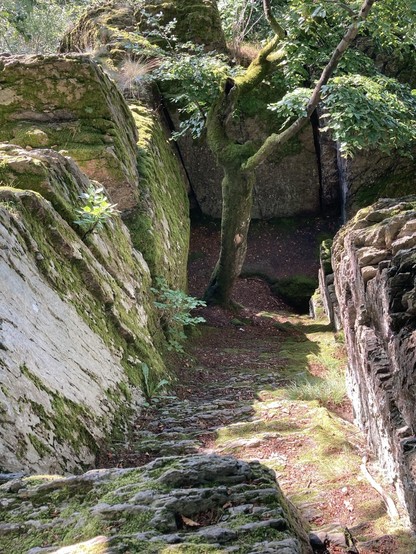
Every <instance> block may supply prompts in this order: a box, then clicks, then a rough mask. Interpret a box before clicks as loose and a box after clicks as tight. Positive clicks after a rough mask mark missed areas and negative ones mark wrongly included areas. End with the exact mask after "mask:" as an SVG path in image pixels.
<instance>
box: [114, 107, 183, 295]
mask: <svg viewBox="0 0 416 554" xmlns="http://www.w3.org/2000/svg"><path fill="white" fill-rule="evenodd" d="M130 108H131V112H132V114H133V118H134V121H135V122H136V125H137V129H138V133H139V140H138V144H137V146H138V149H139V173H140V190H141V198H140V204H139V207H138V209H137V210H136V211H135V212H133V213H132V214H130V215H128V216H126V218H125V222H126V224H127V226H128V227H129V229H130V233H131V236H132V240H133V244H134V246H135V247H136V248H137V249H138V250H139V251H140V252H142V254H143V256H144V258H145V259H146V261H147V263H148V265H149V267H150V271H151V273H152V275H155V276H163V277H164V279H165V280H166V282H167V283H168V284H169V285H170V286H171V287H172V288H181V289H185V288H186V282H187V274H186V271H187V264H186V261H187V258H188V247H189V233H190V221H189V202H188V196H187V191H186V188H185V183H186V176H185V175H184V172H183V168H182V166H181V165H180V162H179V160H178V159H177V156H176V154H175V152H174V149H173V148H172V144H171V143H170V142H169V140H168V135H167V132H166V130H165V128H164V126H163V124H162V121H163V120H162V118H159V117H158V115H157V113H155V112H154V111H152V110H150V109H149V108H146V107H144V106H140V105H137V104H135V105H132V106H130Z"/></svg>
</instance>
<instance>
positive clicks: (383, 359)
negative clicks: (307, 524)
mask: <svg viewBox="0 0 416 554" xmlns="http://www.w3.org/2000/svg"><path fill="white" fill-rule="evenodd" d="M332 267H333V269H334V276H335V290H336V297H337V301H338V303H339V314H340V318H341V323H342V326H343V329H344V331H345V337H346V342H347V347H348V357H349V365H348V386H349V395H350V398H351V400H352V403H353V406H354V410H355V415H356V418H357V421H358V423H359V424H360V426H361V427H362V428H363V430H364V432H365V434H366V437H367V441H368V443H369V445H370V446H371V447H372V449H373V451H375V453H376V454H377V457H378V458H379V460H380V461H381V463H382V465H383V467H384V469H385V471H386V473H387V475H388V477H389V478H390V480H391V481H392V482H393V483H394V484H395V486H396V489H397V491H398V494H399V497H400V499H401V501H402V503H403V504H404V506H405V507H406V509H407V511H408V514H409V518H410V521H411V523H412V524H413V525H416V510H415V507H416V484H415V464H416V458H415V447H414V445H415V438H414V436H415V430H416V419H415V411H414V406H415V403H416V398H415V394H414V391H415V375H414V368H415V363H416V288H415V283H416V197H415V196H408V197H404V198H400V199H381V200H379V201H378V202H376V203H375V204H373V205H372V206H369V207H368V208H364V209H362V210H360V211H359V212H358V213H357V215H356V216H355V217H354V218H353V219H352V220H351V221H350V222H349V223H348V224H347V225H346V226H344V227H343V228H341V230H340V231H339V232H338V234H337V235H336V237H335V239H334V243H333V247H332Z"/></svg>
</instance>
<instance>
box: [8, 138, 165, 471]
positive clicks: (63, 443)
mask: <svg viewBox="0 0 416 554" xmlns="http://www.w3.org/2000/svg"><path fill="white" fill-rule="evenodd" d="M0 152H1V179H2V186H1V187H0V221H1V226H0V229H1V231H0V232H1V238H2V240H1V243H2V244H3V245H4V248H2V249H1V250H0V256H1V264H0V268H1V272H2V288H1V291H0V296H1V297H2V301H1V302H0V306H1V315H0V317H1V322H2V324H1V329H0V342H1V352H2V355H1V365H0V372H1V374H2V378H1V381H2V384H3V388H2V389H1V392H0V398H1V406H2V409H1V410H0V419H1V420H2V425H1V427H0V434H1V437H2V440H1V443H2V449H1V454H0V466H1V467H2V468H3V469H7V470H16V469H24V470H28V469H30V470H34V469H36V470H38V471H51V470H53V471H58V470H60V471H68V470H70V471H75V470H79V469H81V468H85V467H88V466H89V465H91V464H93V463H94V457H95V454H96V453H97V451H98V448H99V447H100V445H101V444H102V443H103V442H104V440H105V439H106V438H107V436H108V435H109V434H110V433H111V431H112V426H113V422H114V420H115V418H116V417H117V418H118V419H119V424H122V422H123V420H124V421H125V420H126V418H127V416H128V413H129V410H130V409H131V408H132V407H133V406H134V404H135V402H139V403H140V394H138V393H137V386H138V385H139V383H140V371H141V363H143V362H145V363H147V364H148V365H149V366H150V367H151V368H152V371H154V372H155V373H156V374H157V373H159V374H162V373H163V372H165V368H164V364H163V361H162V359H161V356H160V354H159V352H158V348H160V345H161V344H162V335H161V332H160V331H159V328H158V325H157V317H156V314H155V308H154V306H153V300H152V294H151V291H150V285H151V276H150V272H149V269H148V267H147V264H146V263H145V261H144V259H143V257H142V256H141V254H140V253H139V252H137V251H136V250H135V249H134V248H133V246H132V243H131V239H130V235H129V232H128V230H127V228H126V227H125V226H124V224H123V223H122V221H121V219H120V217H119V216H114V217H113V218H112V219H111V221H109V222H107V223H106V225H105V226H104V228H103V229H102V230H101V232H100V234H91V235H89V237H88V239H86V243H84V242H83V241H82V240H81V238H80V236H79V234H77V232H76V226H75V225H74V223H73V219H72V216H71V213H72V212H71V205H70V200H71V201H73V202H74V206H73V207H75V206H76V205H77V204H76V203H75V202H77V203H78V206H79V205H80V203H81V200H80V199H79V198H78V196H79V194H80V193H81V192H83V191H85V189H86V187H87V186H88V185H90V182H89V180H88V179H87V177H86V176H85V175H82V174H81V172H80V171H79V169H78V168H77V167H76V165H75V164H74V162H72V161H71V160H69V159H67V158H64V157H63V156H61V155H59V154H57V153H55V152H50V151H45V150H43V151H37V150H33V151H31V152H29V153H28V152H26V151H24V150H22V149H19V148H18V147H13V146H11V145H6V146H3V148H2V149H1V150H0ZM25 175H28V176H29V178H28V179H27V180H25V178H24V176H25ZM30 176H34V182H32V181H31V179H30ZM17 187H20V188H17ZM32 188H33V189H35V190H37V192H35V191H34V190H32ZM22 189H24V190H22ZM26 189H29V190H26ZM43 194H44V195H45V196H47V197H49V199H50V202H49V201H47V200H46V199H45V197H44V196H43ZM75 198H76V199H77V200H75ZM59 211H60V212H61V213H62V214H63V216H64V217H65V218H66V219H64V218H63V217H61V215H60V214H59V213H58V212H59ZM158 337H159V338H158ZM158 340H159V341H160V343H159V344H158ZM119 416H121V417H119Z"/></svg>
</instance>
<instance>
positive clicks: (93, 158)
mask: <svg viewBox="0 0 416 554" xmlns="http://www.w3.org/2000/svg"><path fill="white" fill-rule="evenodd" d="M0 101H2V102H0V103H3V105H2V106H0V140H4V141H10V142H12V143H13V144H18V145H20V146H22V147H23V148H26V149H31V148H53V149H54V150H58V151H60V152H61V153H63V154H65V155H68V156H71V157H72V158H73V159H74V160H75V161H76V162H77V163H78V164H79V166H80V167H81V169H82V170H83V171H84V172H85V173H86V174H87V175H88V177H90V178H91V179H95V180H97V181H99V182H100V183H101V184H103V185H104V186H105V187H106V190H107V192H108V193H109V196H110V198H111V201H112V202H114V203H116V204H117V209H119V210H120V211H121V212H122V214H123V217H124V218H125V220H126V221H127V222H128V224H129V227H130V229H131V230H132V237H133V242H134V245H135V246H136V247H142V246H143V247H144V246H146V245H148V246H149V245H150V244H152V248H149V247H148V248H142V249H141V250H142V252H143V254H144V255H145V258H146V261H147V262H148V263H149V265H150V268H151V271H152V274H153V276H154V275H159V276H160V275H163V276H164V277H165V278H166V280H167V282H168V284H169V286H171V287H172V288H182V289H184V288H185V287H186V261H187V251H188V241H189V217H188V199H187V196H186V184H185V181H184V178H183V175H182V174H181V172H180V168H179V162H178V161H177V159H176V158H175V155H174V153H173V150H172V146H171V145H170V144H169V142H168V140H167V138H166V136H165V135H164V133H163V130H162V129H161V127H160V125H159V123H158V118H157V115H156V114H154V113H152V112H151V111H150V110H147V111H146V117H145V118H143V117H142V118H141V119H140V118H139V117H138V116H137V110H139V111H140V109H141V108H140V106H139V107H136V112H135V114H134V117H133V114H132V111H131V110H130V109H129V107H128V106H127V104H126V102H125V100H124V98H123V96H122V94H121V93H120V91H119V90H118V88H117V86H116V85H115V84H114V82H113V81H111V80H110V79H109V78H108V77H107V75H106V74H105V73H104V72H103V71H102V70H101V68H100V67H99V66H98V65H97V64H96V63H95V62H93V61H92V60H91V59H89V57H88V56H85V55H84V56H81V55H65V56H47V57H44V56H32V57H22V56H17V57H6V56H3V57H1V56H0ZM140 125H143V127H142V128H140ZM32 165H33V164H32ZM149 166H152V168H153V169H152V171H151V176H150V178H149ZM26 169H27V168H25V169H24V171H26ZM32 182H33V181H32ZM149 183H151V186H150V185H149ZM35 190H37V189H35ZM72 200H73V199H72ZM149 229H150V230H149ZM149 239H151V240H150V242H149Z"/></svg>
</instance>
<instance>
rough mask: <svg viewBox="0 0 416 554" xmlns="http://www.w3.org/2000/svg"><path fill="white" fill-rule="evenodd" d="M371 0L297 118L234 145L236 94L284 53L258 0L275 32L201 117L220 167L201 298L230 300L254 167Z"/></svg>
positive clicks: (266, 1) (311, 107) (312, 102)
mask: <svg viewBox="0 0 416 554" xmlns="http://www.w3.org/2000/svg"><path fill="white" fill-rule="evenodd" d="M375 1H376V0H364V1H363V3H362V5H361V9H360V11H359V12H358V14H357V16H356V17H354V18H353V21H352V23H351V25H350V26H349V27H348V29H347V31H346V33H345V34H344V36H343V38H342V40H341V42H340V43H339V44H338V46H337V47H336V48H335V50H334V51H333V53H332V56H331V58H330V60H329V62H328V64H327V65H326V66H325V68H324V69H323V71H322V73H321V76H320V78H319V80H318V82H317V83H316V85H315V88H314V90H313V91H312V94H311V97H310V99H309V102H308V105H307V106H306V114H305V115H304V116H302V117H300V118H298V119H297V120H296V121H295V122H294V123H292V124H291V125H290V126H289V127H287V128H286V129H285V130H284V131H283V132H281V133H279V134H272V135H270V136H269V137H268V138H267V139H266V140H265V141H264V143H263V144H262V145H261V146H260V147H257V149H255V148H254V146H253V144H251V143H250V142H247V143H245V144H240V143H239V142H238V140H236V139H235V138H234V137H232V135H231V134H230V132H229V128H230V120H231V118H232V114H233V111H234V109H235V107H236V105H237V102H238V100H239V98H241V97H242V96H244V95H245V94H246V93H248V92H250V91H252V90H253V89H254V88H255V87H256V86H257V85H258V84H260V83H261V81H262V80H263V79H264V78H265V77H266V75H267V74H268V73H269V72H270V71H271V69H272V68H273V66H274V64H275V63H276V62H278V61H281V60H282V58H284V57H285V52H284V51H280V52H275V50H276V48H277V47H278V45H279V43H280V41H281V40H282V39H283V38H284V37H285V34H286V33H285V31H284V30H283V28H282V27H281V26H280V24H279V23H278V22H277V20H276V19H275V18H274V17H273V14H272V12H271V8H270V0H263V6H264V12H265V15H266V18H267V19H268V21H269V23H270V26H271V28H272V29H273V31H274V33H275V36H274V37H273V38H272V39H271V40H270V41H269V42H268V43H267V44H266V45H265V46H264V47H263V48H262V49H261V50H260V52H259V53H258V55H257V56H256V58H255V59H254V60H253V61H252V62H251V64H250V66H249V67H248V68H247V70H246V72H245V73H244V74H243V75H239V76H238V77H236V78H235V79H233V78H228V79H227V80H226V82H225V83H224V86H223V90H222V92H221V94H220V96H219V99H218V101H217V102H216V103H215V105H214V106H213V107H212V108H211V110H210V113H209V115H208V119H207V131H208V143H209V145H210V148H211V150H212V151H213V153H214V154H215V156H216V157H217V160H218V162H219V164H220V165H221V166H222V168H223V170H224V179H223V181H222V195H223V197H222V220H221V250H220V256H219V259H218V262H217V264H216V266H215V269H214V271H213V274H212V276H211V280H210V283H209V285H208V288H207V291H206V293H205V300H206V301H207V302H209V303H217V304H221V305H223V306H226V307H227V306H230V305H231V303H232V301H231V291H232V287H233V284H234V282H235V279H236V278H237V277H238V276H239V274H240V272H241V268H242V266H243V263H244V258H245V255H246V250H247V235H248V229H249V226H250V219H251V206H252V195H253V187H254V182H255V175H254V171H255V169H256V167H258V166H259V165H260V164H261V163H263V162H264V161H265V160H266V159H267V158H268V157H269V156H270V154H272V153H273V152H274V151H276V150H277V149H278V148H279V147H280V146H281V145H282V144H284V143H285V142H287V141H288V140H289V139H290V138H292V137H293V136H295V135H296V134H297V133H298V132H299V131H300V130H301V129H302V128H303V127H304V126H305V124H306V123H307V122H308V121H309V118H310V116H311V115H312V113H313V112H314V111H315V109H316V107H317V105H318V103H319V100H320V97H321V90H322V87H323V86H324V85H325V84H326V83H327V82H328V79H329V78H330V77H331V75H332V73H333V72H334V70H335V68H336V67H337V65H338V62H339V60H340V59H341V57H342V56H343V54H344V52H345V51H346V50H347V48H348V47H349V45H350V44H351V42H352V41H353V40H354V39H355V37H356V36H357V33H358V29H359V26H360V23H361V22H362V21H363V20H365V19H366V18H367V15H368V13H369V12H370V10H371V7H372V5H373V4H374V2H375Z"/></svg>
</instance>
